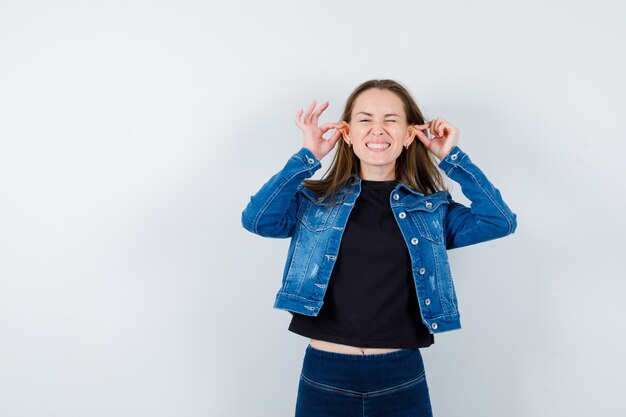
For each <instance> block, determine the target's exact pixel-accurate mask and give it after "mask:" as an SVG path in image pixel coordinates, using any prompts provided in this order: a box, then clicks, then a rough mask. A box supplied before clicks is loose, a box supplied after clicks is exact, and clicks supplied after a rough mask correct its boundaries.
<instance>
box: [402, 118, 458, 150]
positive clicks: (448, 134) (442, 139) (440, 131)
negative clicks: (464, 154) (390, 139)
mask: <svg viewBox="0 0 626 417" xmlns="http://www.w3.org/2000/svg"><path fill="white" fill-rule="evenodd" d="M411 128H412V130H413V134H414V135H415V136H417V137H418V138H419V140H420V141H421V142H422V143H423V144H424V146H426V149H428V150H429V151H431V152H432V153H433V154H434V155H435V156H436V157H437V158H439V160H442V159H444V158H445V157H446V156H448V154H449V153H450V150H451V149H452V148H454V147H455V146H456V145H457V144H458V143H459V129H457V128H456V127H454V126H452V125H451V124H450V123H449V122H448V121H446V120H445V119H442V118H441V117H438V118H436V119H433V120H431V121H430V122H427V123H424V124H423V125H412V126H411ZM426 129H429V130H430V133H431V134H432V135H433V138H432V139H429V138H428V137H427V136H426V134H425V133H424V132H422V130H426Z"/></svg>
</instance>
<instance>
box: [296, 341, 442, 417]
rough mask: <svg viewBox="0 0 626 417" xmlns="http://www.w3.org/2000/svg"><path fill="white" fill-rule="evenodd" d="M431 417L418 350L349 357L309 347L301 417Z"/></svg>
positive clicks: (299, 401)
mask: <svg viewBox="0 0 626 417" xmlns="http://www.w3.org/2000/svg"><path fill="white" fill-rule="evenodd" d="M357 416H358V417H383V416H384V417H402V416H407V417H408V416H411V417H420V416H429V417H430V416H432V410H431V406H430V396H429V394H428V385H427V383H426V375H425V373H424V363H423V361H422V355H421V353H420V351H419V349H400V350H396V351H393V352H388V353H378V354H367V355H363V354H357V355H353V354H347V353H336V352H329V351H325V350H320V349H316V348H314V347H313V346H311V345H308V346H307V348H306V353H305V355H304V360H303V365H302V373H301V374H300V383H299V386H298V398H297V401H296V417H357Z"/></svg>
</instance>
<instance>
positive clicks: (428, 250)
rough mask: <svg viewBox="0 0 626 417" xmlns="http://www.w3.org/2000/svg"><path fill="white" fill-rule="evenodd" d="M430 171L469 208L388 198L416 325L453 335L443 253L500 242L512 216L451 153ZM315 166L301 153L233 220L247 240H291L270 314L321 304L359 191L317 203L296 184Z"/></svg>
mask: <svg viewBox="0 0 626 417" xmlns="http://www.w3.org/2000/svg"><path fill="white" fill-rule="evenodd" d="M438 166H439V168H441V170H442V171H443V172H445V174H446V175H447V176H448V177H449V178H451V179H452V180H454V181H456V182H458V183H459V184H460V185H461V190H462V192H463V194H464V195H465V196H466V197H467V198H468V199H469V200H470V201H471V204H470V207H471V208H470V207H466V206H464V205H463V204H460V203H457V202H455V201H454V200H452V197H451V195H450V193H449V192H447V191H439V192H436V193H434V194H429V195H424V194H423V193H420V192H417V191H414V190H412V189H410V188H408V187H407V186H405V185H404V184H402V183H399V184H398V185H397V186H396V187H395V189H394V190H392V192H391V194H390V196H389V205H390V206H391V209H392V211H393V213H394V216H395V219H396V222H397V223H398V227H399V229H400V231H401V232H402V235H403V237H404V241H405V243H406V245H407V248H408V250H409V254H410V256H411V265H412V270H413V278H414V279H413V281H414V283H415V290H416V294H417V298H418V301H419V306H420V312H421V316H422V317H421V318H422V321H423V322H424V324H425V325H426V326H427V327H428V329H429V331H430V332H431V333H432V334H434V333H439V332H445V331H449V330H455V329H459V328H461V321H460V314H459V311H458V304H457V297H456V291H455V288H454V282H453V279H452V274H451V271H450V265H449V263H448V255H447V250H449V249H454V248H459V247H463V246H468V245H474V244H477V243H481V242H485V241H488V240H492V239H497V238H500V237H504V236H506V235H509V234H511V233H513V232H514V231H515V229H516V227H517V215H516V214H515V213H513V212H512V211H511V209H510V208H509V207H508V206H507V204H506V203H505V202H504V200H503V199H502V196H501V194H500V191H499V190H498V189H497V188H496V187H495V186H494V185H493V184H491V182H490V181H489V180H488V179H487V177H486V175H485V174H484V173H483V172H482V171H481V170H480V168H478V166H476V165H475V164H474V163H473V162H472V161H471V159H470V157H469V156H468V155H467V154H466V153H465V152H463V151H462V150H461V149H460V148H459V147H458V146H455V147H454V148H452V149H451V151H450V152H449V154H448V155H447V156H446V157H445V158H444V159H442V160H441V161H440V162H439V164H438ZM320 167H321V163H320V161H319V160H318V159H317V158H316V157H315V155H313V153H312V152H311V151H310V150H309V149H307V148H304V147H303V148H301V149H300V150H299V151H298V152H296V153H295V154H294V155H292V156H291V158H289V160H288V161H287V163H286V165H285V166H284V167H283V168H282V169H281V170H280V171H279V172H277V173H276V174H274V175H273V176H272V177H271V178H270V179H269V180H268V181H267V182H266V183H265V184H264V185H263V186H262V187H261V189H260V190H259V191H258V192H257V193H256V194H254V195H253V196H251V197H250V201H249V203H248V205H247V206H246V208H245V209H244V210H243V212H242V215H241V221H242V224H243V227H244V228H245V229H247V230H249V231H250V232H252V233H256V234H258V235H260V236H264V237H273V238H287V237H291V243H290V245H289V249H288V253H287V260H286V263H285V267H284V271H283V277H282V284H281V288H280V289H279V291H278V293H277V294H276V299H275V303H274V308H277V309H282V310H287V311H292V312H296V313H300V314H306V315H310V316H316V315H317V314H318V313H319V311H320V309H321V307H322V305H323V303H324V294H325V292H326V288H327V287H328V283H329V280H330V276H331V272H332V269H333V265H334V264H335V260H336V259H337V256H338V252H339V246H340V242H341V237H342V235H343V231H344V229H345V227H346V224H347V221H348V217H349V216H350V212H351V210H352V207H354V203H355V201H356V199H357V198H358V196H359V194H360V192H361V179H360V178H358V177H357V176H354V175H353V176H351V178H350V181H349V184H348V185H347V186H345V187H344V188H343V189H342V190H340V193H339V194H338V196H337V197H336V199H335V200H333V201H328V200H324V201H318V200H317V198H316V196H315V193H313V192H312V191H311V190H309V189H307V188H305V187H304V186H303V185H302V180H304V179H306V178H309V177H311V176H312V175H313V174H314V173H315V172H316V171H317V170H318V169H319V168H320ZM336 202H338V204H333V203H336ZM416 314H417V312H416Z"/></svg>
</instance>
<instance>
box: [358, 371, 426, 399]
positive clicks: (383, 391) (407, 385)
mask: <svg viewBox="0 0 626 417" xmlns="http://www.w3.org/2000/svg"><path fill="white" fill-rule="evenodd" d="M425 379H426V372H425V371H424V372H422V373H421V374H420V376H418V377H417V378H415V379H412V380H410V381H407V382H403V383H402V384H399V385H396V386H393V387H389V388H385V389H381V390H378V391H370V392H367V393H365V395H366V396H368V397H377V396H379V395H385V394H391V393H394V392H396V391H400V390H403V389H406V388H410V387H411V386H413V385H415V384H419V383H422V382H423V381H424V380H425Z"/></svg>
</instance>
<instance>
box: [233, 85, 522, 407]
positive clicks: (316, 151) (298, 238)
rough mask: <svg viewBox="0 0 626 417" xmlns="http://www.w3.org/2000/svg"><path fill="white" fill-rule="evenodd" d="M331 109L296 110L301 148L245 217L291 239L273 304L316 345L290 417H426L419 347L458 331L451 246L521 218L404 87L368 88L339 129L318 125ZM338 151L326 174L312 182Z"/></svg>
mask: <svg viewBox="0 0 626 417" xmlns="http://www.w3.org/2000/svg"><path fill="white" fill-rule="evenodd" d="M327 107H328V102H325V103H323V104H322V105H321V106H320V107H319V108H317V109H316V102H315V101H313V103H312V104H311V105H310V106H309V108H308V110H307V111H306V113H304V115H303V110H300V111H299V112H298V113H297V116H296V120H295V124H296V125H297V126H298V127H299V128H300V129H301V130H302V133H303V136H304V141H303V145H302V148H301V149H300V150H299V151H298V152H296V153H295V154H294V155H293V156H292V157H291V158H290V159H289V161H288V162H287V164H286V165H285V166H284V167H283V169H282V170H280V171H279V172H278V173H276V174H275V175H274V176H272V177H271V178H270V179H269V181H267V182H266V183H265V184H264V185H263V186H262V187H261V189H260V190H259V191H258V192H257V193H256V194H255V195H253V196H252V197H251V198H250V202H249V203H248V205H247V207H246V208H245V210H244V211H243V213H242V223H243V226H244V227H245V228H246V229H247V230H249V231H251V232H253V233H256V234H258V235H261V236H266V237H280V238H286V237H291V243H290V246H289V250H288V254H287V261H286V264H285V268H284V273H283V278H282V285H281V288H280V290H279V291H278V294H277V295H276V300H275V304H274V308H278V309H283V310H287V311H289V312H290V313H291V315H292V319H291V323H290V325H289V330H290V331H292V332H294V333H297V334H300V335H302V336H306V337H308V338H310V343H309V344H308V345H307V348H306V352H305V354H304V360H303V366H302V372H301V375H300V381H299V387H298V397H297V401H296V416H297V417H304V416H315V417H324V416H329V417H330V416H365V415H384V416H399V415H403V416H404V415H411V416H431V415H432V411H431V404H430V398H429V392H428V386H427V383H426V377H425V373H424V365H423V362H422V357H421V354H420V350H419V349H420V348H426V347H428V346H430V345H432V344H433V343H434V334H435V333H440V332H445V331H450V330H454V329H459V328H460V327H461V323H460V316H459V311H458V308H457V298H456V292H455V289H454V284H453V280H452V275H451V270H450V266H449V263H448V257H447V252H446V251H447V250H449V249H453V248H458V247H462V246H467V245H472V244H476V243H480V242H484V241H487V240H491V239H496V238H500V237H503V236H506V235H509V234H511V233H513V232H514V231H515V229H516V227H517V216H516V214H515V213H513V212H512V211H511V210H510V208H509V207H508V206H507V204H506V203H505V202H504V200H503V199H502V196H501V195H500V192H499V190H498V189H497V188H495V187H494V186H493V185H492V184H491V182H490V181H489V180H488V179H487V177H486V176H485V174H484V173H483V172H482V171H481V170H480V169H479V168H478V167H477V166H476V165H475V164H474V163H473V162H472V161H471V160H470V158H469V156H468V155H467V154H466V153H465V152H463V151H462V150H461V148H459V146H458V140H459V129H457V128H456V127H454V126H453V125H452V124H450V123H449V122H448V121H446V120H445V119H442V118H436V119H433V120H430V121H428V122H427V121H426V120H425V119H424V117H423V116H422V113H421V111H420V109H419V108H418V106H417V104H416V103H415V100H414V99H413V98H412V97H411V95H410V94H409V92H408V91H407V90H406V88H404V87H403V86H402V85H401V84H399V83H397V82H395V81H392V80H370V81H367V82H364V83H363V84H361V85H360V86H358V87H357V88H356V89H355V90H354V91H353V92H352V94H351V95H350V97H349V98H348V100H347V103H346V106H345V110H344V112H343V115H342V118H341V121H340V122H339V123H326V124H324V125H322V126H319V125H318V120H319V117H320V116H321V114H322V113H323V112H324V110H326V108H327ZM333 129H334V132H333V134H332V135H331V136H330V137H328V138H324V137H323V135H324V134H325V133H326V132H328V131H330V130H333ZM426 130H429V131H430V133H431V135H432V137H431V138H429V137H428V136H427V134H426V133H425V131H426ZM415 138H417V139H418V140H415ZM340 139H341V140H340ZM335 146H337V150H336V153H335V155H334V158H333V160H332V163H331V165H330V167H329V169H328V171H327V172H326V174H325V175H324V177H323V178H322V179H320V180H310V179H308V178H309V177H311V176H312V175H313V174H314V173H315V172H316V171H317V170H318V169H319V168H320V166H321V164H320V160H321V159H322V158H324V156H326V155H327V154H328V153H329V152H330V151H331V150H332V149H333V148H334V147H335ZM431 155H434V156H435V157H436V158H437V159H438V160H439V162H438V163H435V162H434V161H433V159H432V156H431ZM437 168H440V169H441V170H442V171H443V172H445V173H446V175H447V176H448V177H450V178H451V179H453V180H454V181H456V182H458V183H459V184H460V185H461V188H462V191H463V194H465V196H466V197H467V198H468V199H469V200H470V201H471V202H472V204H471V208H469V207H466V206H464V205H462V204H460V203H457V202H455V201H454V200H452V198H451V195H450V193H449V192H448V190H447V189H446V187H445V183H444V181H443V177H442V175H441V173H440V172H439V170H438V169H437Z"/></svg>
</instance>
